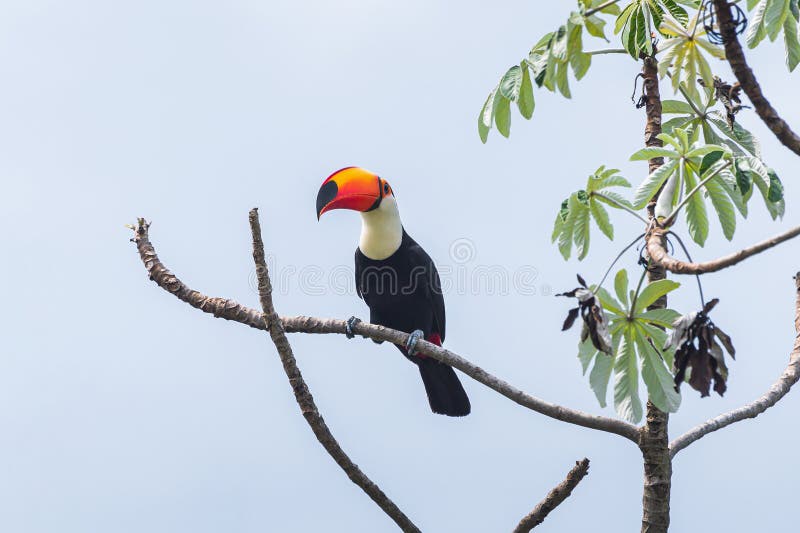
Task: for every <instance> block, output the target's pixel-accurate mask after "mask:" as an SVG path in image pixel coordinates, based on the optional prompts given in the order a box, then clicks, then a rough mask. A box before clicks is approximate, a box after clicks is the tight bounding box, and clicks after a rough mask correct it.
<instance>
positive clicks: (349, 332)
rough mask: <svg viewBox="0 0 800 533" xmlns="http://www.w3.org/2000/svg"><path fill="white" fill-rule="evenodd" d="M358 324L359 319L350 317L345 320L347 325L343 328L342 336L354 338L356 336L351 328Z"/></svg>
mask: <svg viewBox="0 0 800 533" xmlns="http://www.w3.org/2000/svg"><path fill="white" fill-rule="evenodd" d="M359 322H361V319H360V318H357V317H354V316H351V317H350V318H348V319H347V325H346V326H345V327H344V330H345V331H344V334H345V336H346V337H347V338H348V339H352V338H353V337H355V336H356V334H355V333H353V328H354V327H355V326H356V324H358V323H359Z"/></svg>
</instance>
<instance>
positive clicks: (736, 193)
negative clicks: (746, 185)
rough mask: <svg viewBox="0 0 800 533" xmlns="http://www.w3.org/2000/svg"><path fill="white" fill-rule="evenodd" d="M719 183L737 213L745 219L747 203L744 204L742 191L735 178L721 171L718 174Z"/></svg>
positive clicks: (729, 173)
mask: <svg viewBox="0 0 800 533" xmlns="http://www.w3.org/2000/svg"><path fill="white" fill-rule="evenodd" d="M748 179H749V178H748ZM719 183H720V186H721V187H722V188H723V189H724V190H725V193H726V194H727V195H728V198H730V199H731V202H733V205H734V206H735V207H736V209H738V210H739V213H741V214H742V216H743V217H744V218H747V202H745V200H744V197H743V196H742V191H741V189H740V188H739V186H738V184H737V183H736V177H735V176H734V175H733V174H732V173H731V172H729V171H727V170H723V171H722V172H720V173H719Z"/></svg>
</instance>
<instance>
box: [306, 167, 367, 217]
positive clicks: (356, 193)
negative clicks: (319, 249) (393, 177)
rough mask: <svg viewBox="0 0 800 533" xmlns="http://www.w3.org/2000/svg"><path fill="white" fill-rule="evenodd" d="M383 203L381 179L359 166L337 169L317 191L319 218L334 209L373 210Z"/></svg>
mask: <svg viewBox="0 0 800 533" xmlns="http://www.w3.org/2000/svg"><path fill="white" fill-rule="evenodd" d="M380 203H381V179H380V178H379V177H378V176H376V175H375V174H373V173H372V172H370V171H369V170H364V169H363V168H358V167H346V168H343V169H341V170H337V171H336V172H334V173H333V174H331V175H330V176H328V179H326V180H325V181H324V182H322V186H321V187H320V188H319V192H318V193H317V219H319V217H321V216H322V214H323V213H327V212H328V211H332V210H334V209H352V210H354V211H361V212H364V211H371V210H372V209H375V208H377V207H378V205H379V204H380Z"/></svg>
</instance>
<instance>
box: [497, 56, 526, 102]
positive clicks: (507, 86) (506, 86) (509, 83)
mask: <svg viewBox="0 0 800 533" xmlns="http://www.w3.org/2000/svg"><path fill="white" fill-rule="evenodd" d="M520 87H522V69H521V68H520V67H519V65H514V66H513V67H511V68H510V69H508V71H507V72H506V73H505V74H504V75H503V77H502V78H501V79H500V94H502V95H503V96H504V97H506V98H508V99H509V100H511V101H512V102H515V101H516V100H517V97H518V96H519V90H520Z"/></svg>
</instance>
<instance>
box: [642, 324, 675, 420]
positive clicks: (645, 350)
mask: <svg viewBox="0 0 800 533" xmlns="http://www.w3.org/2000/svg"><path fill="white" fill-rule="evenodd" d="M636 345H637V348H638V349H639V355H640V356H641V357H642V379H643V380H644V384H645V385H646V386H647V393H648V396H649V397H650V401H652V402H653V404H654V405H655V406H656V407H658V408H659V409H660V410H662V411H664V412H667V413H675V412H677V411H678V408H679V407H680V405H681V395H680V394H678V392H677V391H676V390H675V382H674V381H673V378H672V374H671V373H670V371H669V369H667V367H666V365H665V364H664V360H663V359H662V358H661V355H660V354H659V353H658V352H657V351H656V350H655V348H653V346H651V345H650V343H649V342H648V341H647V335H646V333H645V332H644V330H643V328H636Z"/></svg>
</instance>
